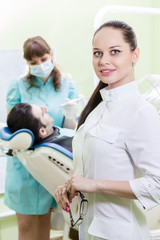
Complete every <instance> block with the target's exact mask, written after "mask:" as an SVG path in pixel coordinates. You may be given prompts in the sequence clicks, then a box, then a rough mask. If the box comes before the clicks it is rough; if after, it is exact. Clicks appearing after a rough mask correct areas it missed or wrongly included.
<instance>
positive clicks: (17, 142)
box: [0, 127, 34, 150]
mask: <svg viewBox="0 0 160 240" xmlns="http://www.w3.org/2000/svg"><path fill="white" fill-rule="evenodd" d="M33 143H34V135H33V133H32V132H31V131H30V130H29V129H25V128H24V129H20V130H18V131H16V132H14V133H11V132H10V130H9V128H8V127H3V128H1V129H0V145H2V146H5V147H6V148H8V149H18V150H21V149H23V150H25V149H28V148H30V147H31V146H32V145H33Z"/></svg>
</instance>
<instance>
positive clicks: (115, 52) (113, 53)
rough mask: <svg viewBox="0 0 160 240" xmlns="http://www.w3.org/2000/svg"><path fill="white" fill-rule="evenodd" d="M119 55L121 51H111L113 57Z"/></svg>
mask: <svg viewBox="0 0 160 240" xmlns="http://www.w3.org/2000/svg"><path fill="white" fill-rule="evenodd" d="M117 53H120V51H119V50H112V51H111V54H112V55H115V54H117Z"/></svg>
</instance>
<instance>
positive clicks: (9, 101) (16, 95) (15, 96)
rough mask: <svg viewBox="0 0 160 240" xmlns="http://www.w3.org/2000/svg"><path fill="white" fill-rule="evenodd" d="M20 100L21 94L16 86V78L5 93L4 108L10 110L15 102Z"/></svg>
mask: <svg viewBox="0 0 160 240" xmlns="http://www.w3.org/2000/svg"><path fill="white" fill-rule="evenodd" d="M20 102H21V95H20V92H19V88H18V80H13V81H12V82H11V84H10V86H9V88H8V92H7V95H6V108H7V109H8V110H11V109H12V108H13V107H14V106H15V105H16V104H17V103H20Z"/></svg>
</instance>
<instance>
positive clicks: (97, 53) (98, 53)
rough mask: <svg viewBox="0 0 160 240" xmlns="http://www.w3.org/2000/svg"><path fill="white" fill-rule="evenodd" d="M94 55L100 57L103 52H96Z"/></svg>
mask: <svg viewBox="0 0 160 240" xmlns="http://www.w3.org/2000/svg"><path fill="white" fill-rule="evenodd" d="M93 55H94V56H96V57H99V56H102V53H101V52H94V53H93Z"/></svg>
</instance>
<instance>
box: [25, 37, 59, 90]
mask: <svg viewBox="0 0 160 240" xmlns="http://www.w3.org/2000/svg"><path fill="white" fill-rule="evenodd" d="M23 51H24V58H25V59H26V60H27V61H31V60H32V57H35V56H36V57H42V56H43V55H44V54H46V53H47V54H50V53H51V48H50V46H49V45H48V43H47V42H46V41H45V40H44V39H43V38H42V37H40V36H37V37H33V38H29V39H27V40H26V41H25V42H24V45H23ZM51 76H52V81H53V85H54V88H55V90H58V89H59V88H60V86H61V73H60V71H59V70H58V69H57V67H56V66H55V67H54V69H53V70H52V72H51ZM26 79H27V81H28V82H29V84H30V87H33V86H34V87H37V88H38V86H37V85H36V84H35V83H34V79H35V76H33V75H31V74H30V72H28V74H27V76H26Z"/></svg>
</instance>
